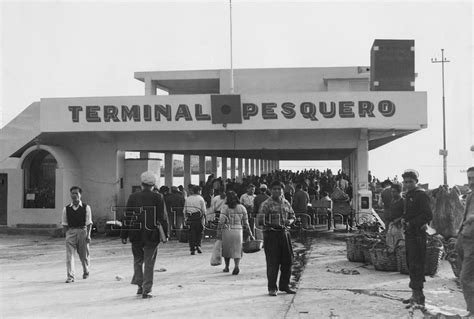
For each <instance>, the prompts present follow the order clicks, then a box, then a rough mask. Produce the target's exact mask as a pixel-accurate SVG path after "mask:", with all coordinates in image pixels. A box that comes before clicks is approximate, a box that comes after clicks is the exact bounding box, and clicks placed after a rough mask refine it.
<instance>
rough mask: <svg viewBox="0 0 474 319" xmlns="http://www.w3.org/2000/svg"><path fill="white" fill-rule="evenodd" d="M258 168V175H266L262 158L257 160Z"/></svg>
mask: <svg viewBox="0 0 474 319" xmlns="http://www.w3.org/2000/svg"><path fill="white" fill-rule="evenodd" d="M258 162H259V166H260V175H263V174H266V172H265V167H263V158H261V159H259V160H258Z"/></svg>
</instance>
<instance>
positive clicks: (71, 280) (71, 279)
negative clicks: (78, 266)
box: [65, 278, 74, 284]
mask: <svg viewBox="0 0 474 319" xmlns="http://www.w3.org/2000/svg"><path fill="white" fill-rule="evenodd" d="M71 282H74V278H68V279H66V281H65V283H67V284H70V283H71Z"/></svg>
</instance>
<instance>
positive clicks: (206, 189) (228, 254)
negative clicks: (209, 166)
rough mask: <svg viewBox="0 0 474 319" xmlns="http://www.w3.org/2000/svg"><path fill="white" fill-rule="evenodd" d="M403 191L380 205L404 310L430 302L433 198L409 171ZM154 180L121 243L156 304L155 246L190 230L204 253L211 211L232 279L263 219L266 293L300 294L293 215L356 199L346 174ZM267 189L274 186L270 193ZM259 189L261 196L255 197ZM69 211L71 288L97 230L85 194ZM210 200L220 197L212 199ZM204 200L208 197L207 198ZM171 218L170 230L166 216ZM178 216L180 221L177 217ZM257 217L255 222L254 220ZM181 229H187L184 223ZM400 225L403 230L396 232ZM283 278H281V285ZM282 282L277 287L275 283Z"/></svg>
mask: <svg viewBox="0 0 474 319" xmlns="http://www.w3.org/2000/svg"><path fill="white" fill-rule="evenodd" d="M467 175H468V183H469V187H470V188H471V189H472V190H474V167H471V168H469V169H468V170H467ZM402 178H403V181H402V183H403V187H404V190H406V192H405V193H404V197H402V196H401V190H402V187H401V185H400V184H398V183H384V190H383V191H382V194H381V199H380V201H381V203H380V204H381V205H383V207H384V209H385V210H386V214H387V219H388V221H389V231H390V228H391V227H400V228H403V230H404V238H405V245H406V254H407V263H408V272H409V276H410V282H409V287H410V288H411V289H412V296H411V297H410V298H408V299H406V300H404V302H405V303H410V304H412V305H413V304H416V305H421V306H423V305H424V303H425V296H424V294H423V287H424V282H425V276H424V268H425V267H424V266H425V258H426V240H427V238H426V236H427V235H426V229H427V225H428V224H429V223H430V221H431V219H432V217H433V214H432V211H431V207H430V199H429V197H428V195H427V194H426V192H425V191H424V190H423V189H422V188H421V187H420V186H419V175H418V173H417V172H416V171H414V170H406V171H405V172H404V173H403V175H402ZM155 185H156V176H155V175H154V174H153V173H152V172H144V173H143V174H142V175H141V189H142V191H141V192H136V193H133V194H131V195H130V197H129V199H128V201H127V208H129V209H128V210H127V216H126V218H125V219H124V224H123V226H122V231H121V239H122V242H123V243H124V244H126V243H127V241H128V240H129V241H130V242H131V244H132V254H133V257H134V275H133V278H132V281H131V283H132V284H134V285H137V286H138V289H137V294H140V295H142V297H143V298H151V297H152V294H151V290H152V286H153V272H154V264H155V260H156V255H157V247H158V244H159V243H160V242H165V241H167V240H168V238H169V237H170V234H171V232H170V231H171V230H173V229H177V228H180V227H182V226H184V225H187V227H188V229H189V248H190V251H191V255H194V254H195V253H196V252H197V253H202V249H201V238H202V231H203V221H204V220H205V219H204V216H205V212H207V210H208V209H209V210H212V211H213V213H214V216H215V217H214V220H213V222H215V223H216V224H217V238H218V239H220V240H222V257H223V258H224V261H225V267H224V269H223V271H224V272H230V269H229V266H230V259H233V260H234V269H233V271H232V274H233V275H238V274H239V272H240V259H241V258H242V255H243V254H242V243H243V240H244V239H243V236H244V234H246V235H247V237H248V238H250V239H254V232H253V229H254V228H253V226H254V225H255V222H256V221H255V218H256V217H257V216H263V219H264V220H263V246H264V251H265V257H266V270H267V284H268V294H269V295H270V296H277V295H278V291H283V292H286V293H287V294H294V293H296V292H295V291H294V290H292V289H291V288H290V287H289V282H290V276H291V265H292V261H293V251H292V243H291V236H290V233H289V228H290V227H291V226H292V225H293V224H294V223H295V220H296V218H295V216H296V214H297V213H300V212H301V211H302V210H304V208H305V207H306V206H307V204H308V202H309V201H310V200H311V198H313V199H317V200H319V199H320V198H322V197H328V194H329V193H331V194H332V195H333V194H335V193H337V192H339V194H341V193H342V194H345V195H346V196H347V200H348V201H350V198H351V193H352V192H351V184H350V181H349V179H348V178H347V176H346V175H345V174H344V172H342V171H339V172H338V173H337V174H333V173H332V172H331V171H330V170H326V171H323V172H320V171H318V170H305V171H301V172H296V173H294V172H291V171H274V172H272V173H269V174H265V175H262V176H260V177H256V176H249V177H246V178H244V179H243V180H242V182H240V183H238V182H236V181H235V180H226V181H225V183H223V182H222V180H221V179H219V178H214V177H213V176H212V175H211V176H210V178H209V179H208V181H207V182H206V183H204V184H203V185H202V186H199V185H189V186H188V189H187V190H184V188H181V189H180V188H179V187H171V189H169V188H167V187H162V188H160V189H159V190H156V186H155ZM267 185H269V186H267ZM257 190H258V191H257ZM70 191H71V200H72V202H71V204H69V205H68V206H66V207H65V208H64V210H63V214H62V225H63V226H64V230H65V233H66V243H67V245H66V246H67V250H66V251H67V280H66V283H72V282H74V280H75V274H74V261H73V255H74V251H75V250H77V251H78V254H79V258H80V259H81V262H82V266H83V271H84V272H83V279H87V278H88V277H89V261H90V257H89V243H90V241H91V237H90V233H91V226H92V219H91V208H90V206H89V205H87V204H85V203H83V202H82V200H81V194H82V190H81V188H80V187H77V186H73V187H72V188H71V190H70ZM211 193H212V194H213V195H215V196H211ZM202 195H204V196H202ZM472 197H473V196H472V193H471V195H469V197H468V198H467V199H466V207H465V213H464V218H463V222H462V226H461V228H460V230H459V233H458V240H457V245H456V250H457V252H458V256H459V263H458V266H459V268H460V269H461V271H460V282H461V287H462V289H463V293H464V297H465V300H466V305H467V310H468V311H469V313H470V315H471V316H472V315H473V314H474V280H473V278H474V274H473V273H474V253H473V249H472V247H473V246H474V243H473V240H472V238H473V237H474V205H472V203H471V202H472ZM170 212H172V213H173V219H172V220H171V223H169V217H170V216H169V214H170ZM176 212H177V213H178V214H177V215H176V216H177V218H175V214H174V213H176ZM257 213H258V215H256V214H257ZM181 223H182V224H181ZM399 225H402V227H401V226H399ZM278 278H279V279H278ZM277 280H278V283H277Z"/></svg>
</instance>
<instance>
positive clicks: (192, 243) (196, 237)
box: [188, 221, 204, 251]
mask: <svg viewBox="0 0 474 319" xmlns="http://www.w3.org/2000/svg"><path fill="white" fill-rule="evenodd" d="M203 230H204V227H203V226H202V223H201V221H199V222H192V223H190V224H189V233H188V235H189V236H188V240H189V249H190V250H191V251H194V250H196V247H201V239H202V232H203Z"/></svg>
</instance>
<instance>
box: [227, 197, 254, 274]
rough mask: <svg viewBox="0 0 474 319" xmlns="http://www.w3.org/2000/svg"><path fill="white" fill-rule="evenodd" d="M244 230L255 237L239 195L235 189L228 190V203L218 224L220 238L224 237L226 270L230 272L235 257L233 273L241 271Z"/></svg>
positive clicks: (251, 236)
mask: <svg viewBox="0 0 474 319" xmlns="http://www.w3.org/2000/svg"><path fill="white" fill-rule="evenodd" d="M243 230H245V232H246V234H247V233H248V235H249V236H250V238H251V239H254V237H253V234H252V231H251V230H250V226H249V222H248V215H247V210H246V209H245V207H244V206H243V205H241V204H240V203H239V197H238V196H237V194H236V193H235V192H234V191H229V192H227V195H226V204H225V205H224V206H223V207H222V209H221V215H220V218H219V225H218V238H220V239H222V257H224V262H225V268H224V270H223V271H224V272H229V263H230V259H231V258H233V259H234V270H233V271H232V275H238V274H239V272H240V269H239V264H240V259H241V258H242V242H243Z"/></svg>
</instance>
